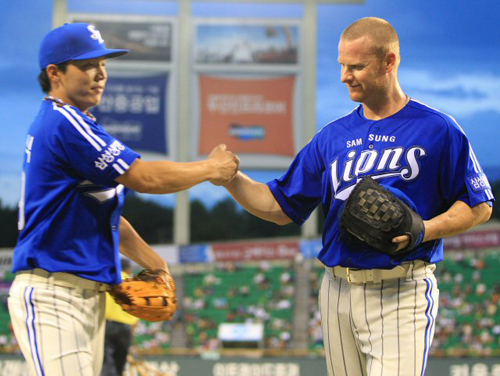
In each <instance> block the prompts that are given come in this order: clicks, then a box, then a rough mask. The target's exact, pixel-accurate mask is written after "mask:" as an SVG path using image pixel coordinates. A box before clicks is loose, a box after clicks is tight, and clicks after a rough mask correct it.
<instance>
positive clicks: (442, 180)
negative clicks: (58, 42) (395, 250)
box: [268, 100, 494, 269]
mask: <svg viewBox="0 0 500 376" xmlns="http://www.w3.org/2000/svg"><path fill="white" fill-rule="evenodd" d="M364 176H371V177H373V178H374V179H377V180H378V181H379V182H380V183H381V184H382V185H385V186H386V187H389V188H391V187H393V188H396V190H398V191H401V192H403V193H404V195H405V199H406V201H407V203H409V204H410V205H411V206H413V207H414V208H415V209H416V211H417V212H418V213H419V214H420V215H421V216H422V217H423V219H424V220H428V219H430V218H433V217H435V216H437V215H439V214H441V213H443V212H445V211H446V210H448V209H449V208H450V207H451V205H453V203H455V202H456V201H457V200H460V201H463V202H465V203H466V204H467V205H469V206H471V207H473V206H475V205H478V204H480V203H482V202H488V201H493V200H494V198H493V194H492V191H491V187H490V185H489V183H488V179H487V178H486V176H485V175H484V173H483V170H482V169H481V166H480V165H479V162H478V161H477V158H476V156H475V155H474V152H473V150H472V147H471V145H470V143H469V141H468V139H467V137H466V135H465V133H464V131H463V130H462V129H461V128H460V126H459V125H458V124H457V122H456V121H455V120H454V119H453V118H452V117H451V116H449V115H446V114H443V113H442V112H440V111H438V110H436V109H433V108H430V107H428V106H426V105H424V104H422V103H420V102H418V101H415V100H410V101H409V103H408V104H407V105H406V106H405V107H404V108H403V109H401V110H400V111H399V112H397V113H396V114H394V115H392V116H390V117H387V118H385V119H381V120H370V119H367V118H365V117H364V114H363V106H362V105H360V106H358V107H357V108H356V109H355V110H353V111H352V112H351V113H349V114H348V115H346V116H344V117H342V118H340V119H337V120H335V121H333V122H331V123H330V124H328V125H326V126H325V127H324V128H323V129H322V130H321V131H319V132H318V133H317V134H316V136H315V137H314V138H313V139H312V140H311V141H310V142H309V143H308V144H307V145H306V146H305V147H304V148H303V149H302V150H301V151H300V152H299V154H298V155H297V157H296V158H295V160H294V161H293V163H292V164H291V166H290V167H289V169H288V171H287V172H286V173H285V175H283V176H282V177H281V178H280V179H276V180H273V181H271V182H269V183H268V186H269V188H270V189H271V192H272V193H273V195H274V197H275V198H276V200H277V201H278V203H279V204H280V206H281V208H282V209H283V211H284V212H285V213H286V214H287V215H288V216H289V217H290V218H291V219H292V220H293V221H294V222H295V223H297V224H302V223H303V222H304V221H305V220H306V219H307V218H308V217H309V215H310V214H311V212H312V211H313V210H314V208H315V207H316V206H317V205H318V204H319V203H322V205H323V211H324V213H325V227H324V231H323V239H322V240H323V248H322V250H321V252H320V253H319V255H318V258H319V259H320V260H321V261H322V262H323V263H324V264H325V265H327V266H336V265H340V266H344V267H351V268H359V269H373V268H377V269H389V268H393V267H394V266H395V265H398V264H400V263H402V262H403V261H409V260H417V259H418V260H423V261H426V262H431V263H435V262H438V261H441V260H442V259H443V241H442V239H438V240H434V241H430V242H425V243H422V244H421V245H420V246H419V247H418V248H417V249H415V250H414V251H412V252H411V253H410V254H408V255H406V256H405V257H404V258H399V259H391V258H390V257H389V256H388V255H384V254H381V253H380V252H377V251H375V250H374V249H372V248H370V247H369V246H368V245H360V247H359V249H351V248H349V247H348V246H347V244H345V242H344V241H343V240H342V239H341V238H340V237H339V221H338V214H339V209H340V207H341V206H342V204H343V203H344V201H345V200H346V198H347V197H348V196H349V193H350V192H351V191H352V189H353V188H354V186H355V185H356V183H357V182H358V181H359V180H360V178H362V177H364Z"/></svg>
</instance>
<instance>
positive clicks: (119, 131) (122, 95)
mask: <svg viewBox="0 0 500 376" xmlns="http://www.w3.org/2000/svg"><path fill="white" fill-rule="evenodd" d="M167 85H168V74H165V73H164V74H161V75H155V76H147V77H111V78H109V80H108V83H107V85H106V90H105V92H104V95H103V97H102V100H101V104H100V105H99V106H98V107H96V108H94V110H93V111H92V112H93V114H94V116H95V117H96V118H97V120H98V121H99V123H100V124H101V125H102V126H103V127H104V128H105V129H106V131H107V132H108V133H109V134H111V135H112V136H114V137H116V138H117V139H118V140H120V141H121V142H123V143H124V144H126V145H127V146H129V147H130V148H132V149H134V150H138V151H146V152H154V153H163V154H168V139H167V135H168V132H167V121H166V103H167V90H166V88H167Z"/></svg>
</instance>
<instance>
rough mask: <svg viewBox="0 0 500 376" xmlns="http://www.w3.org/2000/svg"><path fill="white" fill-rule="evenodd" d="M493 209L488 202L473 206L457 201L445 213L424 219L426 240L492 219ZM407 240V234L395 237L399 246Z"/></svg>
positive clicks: (457, 232)
mask: <svg viewBox="0 0 500 376" xmlns="http://www.w3.org/2000/svg"><path fill="white" fill-rule="evenodd" d="M492 211H493V209H492V208H491V206H489V205H488V204H487V203H486V202H483V203H481V204H479V205H476V206H474V207H473V208H471V207H470V206H469V205H467V204H466V203H465V202H463V201H456V202H455V203H454V204H453V205H452V206H451V207H450V208H449V209H448V210H447V211H446V212H444V213H443V214H440V215H438V216H436V217H434V218H431V219H429V220H428V221H424V225H425V236H424V242H427V241H429V240H434V239H439V238H447V237H449V236H453V235H457V234H460V233H462V232H464V231H467V230H469V229H471V228H472V227H474V226H477V225H480V224H481V223H484V222H486V221H487V220H488V219H490V217H491V213H492ZM407 241H408V236H407V235H403V236H398V237H396V238H394V239H393V242H394V243H402V244H401V246H400V247H399V248H404V247H406V244H407V243H406V242H407Z"/></svg>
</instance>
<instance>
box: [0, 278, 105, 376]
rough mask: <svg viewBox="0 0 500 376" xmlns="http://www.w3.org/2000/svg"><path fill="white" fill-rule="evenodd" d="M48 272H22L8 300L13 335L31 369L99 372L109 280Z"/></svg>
mask: <svg viewBox="0 0 500 376" xmlns="http://www.w3.org/2000/svg"><path fill="white" fill-rule="evenodd" d="M35 273H37V274H35ZM44 274H47V273H46V272H45V271H42V270H40V269H35V272H21V273H18V274H17V275H16V278H15V279H14V282H13V284H12V287H11V289H10V293H9V299H8V304H9V313H10V317H11V320H12V326H13V329H14V334H15V336H16V339H17V341H18V343H19V346H20V348H21V351H22V352H23V355H24V358H25V359H26V362H27V363H28V366H29V368H30V370H31V373H32V374H33V375H34V376H97V375H100V372H101V367H102V362H103V354H104V329H105V320H104V314H105V307H106V297H105V293H104V289H103V286H105V285H102V284H99V283H96V282H92V281H89V280H87V279H84V278H79V277H77V276H74V275H70V274H66V273H53V274H52V275H51V276H44ZM100 290H101V291H100Z"/></svg>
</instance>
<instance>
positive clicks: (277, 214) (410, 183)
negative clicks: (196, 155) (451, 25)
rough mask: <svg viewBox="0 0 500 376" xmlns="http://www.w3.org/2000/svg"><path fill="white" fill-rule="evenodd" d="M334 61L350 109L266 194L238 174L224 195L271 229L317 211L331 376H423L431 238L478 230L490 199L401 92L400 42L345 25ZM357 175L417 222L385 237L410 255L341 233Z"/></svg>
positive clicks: (477, 169) (385, 32) (458, 145)
mask: <svg viewBox="0 0 500 376" xmlns="http://www.w3.org/2000/svg"><path fill="white" fill-rule="evenodd" d="M338 52H339V54H338V62H339V64H340V67H341V69H340V79H341V81H342V82H343V83H345V85H346V86H347V89H348V91H349V95H350V98H351V99H352V100H353V101H355V102H359V103H360V105H359V106H358V107H356V108H355V109H354V110H353V111H352V112H351V113H349V114H347V115H346V116H344V117H341V118H339V119H337V120H335V121H333V122H331V123H330V124H328V125H327V126H325V127H324V128H323V129H322V130H321V131H319V132H318V133H317V134H316V136H315V137H314V138H313V139H312V140H311V141H310V142H309V143H308V144H307V145H306V146H305V147H304V148H303V149H302V150H301V151H300V152H299V154H298V155H297V156H296V158H295V160H294V161H293V163H292V165H291V166H290V168H289V169H288V171H287V172H286V173H285V175H283V176H282V177H281V178H280V179H277V180H273V181H271V182H269V183H268V184H267V185H266V184H261V183H258V182H255V181H253V180H251V179H250V178H249V177H248V176H246V175H244V174H242V173H241V172H239V173H238V174H237V175H236V177H235V178H234V179H233V180H231V181H230V182H229V183H228V184H227V185H226V188H227V189H228V191H229V192H230V193H231V195H232V196H233V197H234V198H235V199H236V200H237V201H238V202H239V203H240V204H241V205H242V206H243V207H245V208H246V209H247V210H248V211H249V212H250V213H252V214H254V215H256V216H258V217H260V218H262V219H265V220H268V221H272V222H275V223H277V224H282V225H283V224H287V223H290V222H292V221H293V222H295V223H297V224H302V223H303V222H304V221H305V220H306V219H307V218H308V217H309V215H310V214H311V212H312V211H313V210H314V208H315V207H316V206H317V205H319V204H320V203H321V204H322V205H323V210H324V213H325V216H326V218H325V228H324V232H323V249H322V250H321V252H320V253H319V256H318V257H319V259H320V260H321V262H322V263H323V264H325V266H326V273H325V277H324V279H323V282H322V286H321V289H320V296H319V305H320V312H321V316H322V325H323V333H324V344H325V351H326V360H327V368H328V373H329V375H330V376H367V375H371V376H374V375H377V376H378V375H382V376H393V375H399V376H406V375H407V376H410V375H412V376H417V375H423V374H424V371H425V367H426V363H427V356H428V353H429V348H430V346H431V342H432V338H433V335H434V324H435V320H436V314H437V308H438V288H437V283H436V279H435V277H434V274H433V271H434V269H435V263H437V262H439V261H441V260H442V259H443V240H442V238H444V237H447V236H451V235H455V234H458V233H461V232H463V231H466V230H467V229H470V228H471V227H473V226H476V225H478V224H480V223H483V222H485V221H487V220H488V219H489V217H490V215H491V211H492V208H491V205H492V201H493V200H494V198H493V195H492V192H491V188H490V186H489V183H488V180H487V178H486V176H485V175H484V173H483V172H482V169H481V166H480V165H479V163H478V161H477V158H476V157H475V155H474V152H473V150H472V148H471V146H470V144H469V141H468V140H467V137H466V135H465V134H464V132H463V130H462V129H461V128H460V126H459V125H458V124H457V122H456V121H455V120H454V119H453V118H452V117H451V116H448V115H446V114H443V113H442V112H440V111H438V110H436V109H433V108H431V107H428V106H427V105H425V104H423V103H420V102H418V101H416V100H414V99H411V98H409V97H408V96H407V95H406V94H405V93H404V92H403V90H402V89H401V87H400V85H399V82H398V74H397V72H398V67H399V63H400V52H399V40H398V36H397V34H396V32H395V30H394V29H393V27H392V26H391V25H390V24H389V23H388V22H386V21H384V20H382V19H379V18H364V19H361V20H358V21H356V22H354V23H353V24H352V25H350V26H349V27H347V28H346V29H345V30H344V32H343V33H342V35H341V37H340V43H339V47H338ZM367 176H371V178H373V179H376V180H377V181H378V182H379V183H380V184H382V185H383V186H385V187H387V189H389V190H390V191H394V192H399V193H398V195H399V197H400V198H401V199H402V200H403V201H404V202H406V203H407V204H408V206H410V207H412V208H413V209H414V210H415V211H416V212H418V214H420V216H421V217H422V218H423V219H424V221H423V225H422V227H423V229H422V231H420V234H421V235H423V236H421V237H420V238H419V239H411V238H410V237H409V236H408V235H405V234H400V235H399V234H398V235H397V236H396V237H395V238H394V239H393V242H394V243H396V244H399V249H405V248H406V247H407V246H408V244H409V243H410V240H412V244H413V245H415V248H414V249H413V250H412V251H410V252H405V253H401V254H402V256H399V257H391V256H389V255H388V254H386V253H382V252H379V251H376V250H375V248H372V247H370V246H369V245H368V244H366V243H362V242H358V244H356V246H354V245H353V244H355V243H352V242H348V241H346V239H347V238H345V237H341V236H340V229H339V216H340V212H341V209H342V207H343V203H344V202H345V200H346V199H347V198H348V197H349V194H350V192H351V191H352V190H353V188H354V187H355V185H356V184H357V183H358V182H359V181H360V180H361V178H363V177H367Z"/></svg>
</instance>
